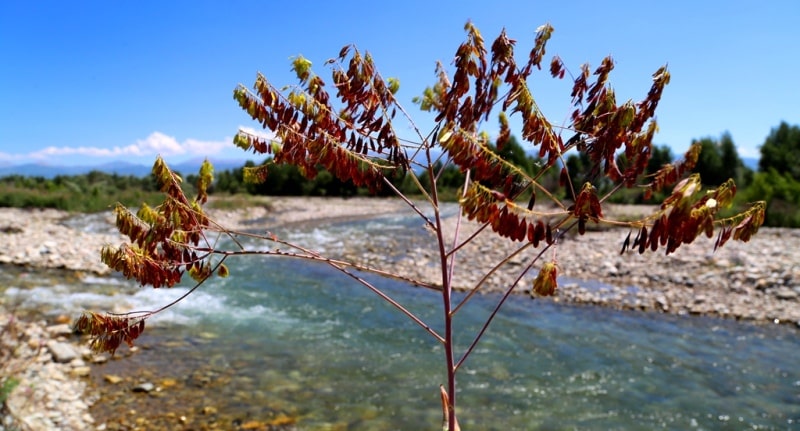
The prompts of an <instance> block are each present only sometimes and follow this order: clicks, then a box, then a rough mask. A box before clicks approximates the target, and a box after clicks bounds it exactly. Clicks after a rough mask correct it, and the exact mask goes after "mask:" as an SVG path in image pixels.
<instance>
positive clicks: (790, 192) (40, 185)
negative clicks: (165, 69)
mask: <svg viewBox="0 0 800 431" xmlns="http://www.w3.org/2000/svg"><path fill="white" fill-rule="evenodd" d="M694 143H698V144H699V145H700V146H701V148H702V151H701V152H700V156H699V159H698V162H697V165H696V166H695V168H694V172H696V173H698V174H700V177H701V178H702V181H703V185H704V186H706V187H716V186H719V185H720V184H722V183H723V182H725V181H726V180H728V179H729V178H733V179H734V180H735V181H736V184H737V186H738V187H739V192H738V193H737V198H736V202H737V203H740V204H745V203H747V202H751V201H756V200H766V201H767V202H768V207H767V213H766V222H765V225H767V226H786V227H800V211H799V210H798V208H800V126H799V125H789V124H788V123H786V122H781V124H780V125H779V126H777V127H775V128H773V129H772V130H771V132H770V134H769V135H768V137H767V138H766V140H765V142H764V144H763V145H762V146H761V149H760V150H761V157H760V159H759V163H758V168H757V170H753V169H751V168H749V167H747V166H746V165H745V164H744V162H743V161H742V158H741V157H740V156H739V154H738V152H737V150H736V145H735V143H734V141H733V138H732V137H731V135H730V134H729V133H727V132H726V133H724V134H722V135H721V136H720V137H719V138H713V137H704V138H701V139H698V140H695V141H694ZM495 151H497V152H498V153H499V154H500V155H501V156H503V157H504V158H505V159H506V160H509V161H511V162H512V163H514V164H515V165H517V166H518V167H520V168H521V169H522V170H524V171H525V172H526V173H528V174H530V175H535V174H536V173H537V172H538V169H539V167H540V166H543V163H542V160H540V159H539V158H537V157H535V156H532V155H530V154H529V153H527V152H526V151H525V149H524V148H523V147H522V146H521V145H520V144H519V142H518V141H517V139H516V138H515V137H514V136H512V137H511V138H510V139H509V140H508V142H506V143H505V144H504V145H503V146H502V148H500V149H499V150H498V149H497V148H495ZM675 158H676V156H675V155H674V154H673V153H672V150H671V149H670V147H669V146H667V145H658V146H654V147H653V150H652V156H651V158H650V161H649V163H648V166H647V170H646V173H645V175H649V174H652V173H654V172H656V171H657V170H658V169H659V168H661V166H663V165H664V164H667V163H672V162H674V161H675ZM565 163H566V165H567V167H568V169H567V171H568V172H569V173H570V176H571V178H570V181H571V182H572V184H573V185H578V186H579V185H581V184H583V183H585V182H587V181H588V182H592V183H593V185H594V186H595V187H597V188H598V189H599V190H600V191H603V190H604V188H605V187H608V185H606V184H603V183H602V180H595V179H593V178H592V167H591V161H590V160H588V159H587V158H586V155H585V153H582V156H579V155H576V154H568V155H567V157H566V159H565ZM618 163H625V161H624V160H623V158H622V157H621V156H620V157H619V158H618ZM260 165H265V167H266V169H267V171H268V175H267V177H266V180H265V181H263V182H260V183H253V182H249V181H247V180H246V178H245V177H246V171H247V169H249V168H255V167H257V166H259V165H257V164H256V163H255V162H253V161H248V162H246V163H245V164H244V165H243V166H242V167H240V168H236V169H229V170H223V171H219V172H216V173H215V175H214V177H215V180H214V183H213V184H212V186H211V187H210V188H209V193H210V194H212V195H213V194H216V195H218V196H220V195H236V194H250V195H264V196H339V197H349V196H356V195H367V194H369V193H368V191H367V190H366V189H364V188H359V187H356V186H355V185H353V183H352V182H345V181H341V180H339V179H337V178H336V177H335V176H333V175H332V174H331V173H330V172H328V171H326V170H324V169H321V170H320V171H319V173H318V174H317V176H316V177H315V178H314V179H307V178H305V177H304V176H303V175H302V174H301V173H300V171H299V169H298V168H297V167H296V166H293V165H277V164H274V163H272V161H271V159H266V160H264V161H262V162H261V163H260ZM436 171H437V172H438V174H437V178H436V180H437V181H438V182H439V185H440V187H441V188H442V189H443V190H444V191H445V198H446V199H450V200H455V199H457V196H458V192H459V187H461V186H462V185H463V181H464V173H462V172H461V171H460V170H459V169H458V168H457V167H455V166H454V165H448V166H444V165H442V164H441V163H440V164H438V165H437V169H436ZM411 175H415V176H416V181H419V182H421V183H422V184H426V183H428V182H429V181H430V178H428V174H427V172H412V171H409V172H406V173H405V174H403V175H397V176H395V177H394V178H393V179H392V182H393V185H394V186H395V187H397V188H398V189H399V190H400V191H401V192H403V193H404V194H413V193H414V190H415V189H416V187H415V186H414V182H415V180H414V179H413V178H411V177H410V176H411ZM196 180H197V176H196V175H195V174H189V175H187V176H186V181H185V182H184V187H185V188H186V189H187V192H191V191H192V190H191V189H192V188H193V187H194V184H195V183H196ZM540 181H541V182H542V183H543V185H544V186H545V187H547V188H548V189H555V187H552V186H553V185H556V184H558V182H559V181H561V179H560V178H558V173H557V172H555V171H552V170H551V171H549V172H548V173H547V174H546V175H545V176H544V177H542V178H540ZM559 190H561V193H564V194H566V193H568V192H567V191H566V188H564V187H561V188H559ZM109 197H113V198H114V199H117V200H119V201H120V202H121V203H123V204H124V205H131V206H135V205H138V204H140V203H141V202H147V203H151V202H156V201H157V200H158V199H159V194H158V190H157V189H156V187H155V183H154V181H153V179H152V178H150V177H136V176H133V175H117V174H109V173H104V172H100V171H92V172H89V173H87V174H83V175H61V176H56V177H54V178H50V179H48V178H44V177H29V176H21V175H9V176H5V177H2V178H0V207H33V208H44V207H48V208H58V209H63V210H67V211H84V212H94V211H103V210H106V209H108V198H109ZM563 197H568V196H563ZM523 198H526V197H523ZM658 198H659V196H654V199H658ZM612 201H613V202H615V203H623V204H647V203H648V202H650V201H651V200H645V199H644V196H643V194H642V193H638V192H637V191H636V190H623V191H621V192H620V193H617V194H615V195H614V196H613V198H612ZM653 201H654V200H653Z"/></svg>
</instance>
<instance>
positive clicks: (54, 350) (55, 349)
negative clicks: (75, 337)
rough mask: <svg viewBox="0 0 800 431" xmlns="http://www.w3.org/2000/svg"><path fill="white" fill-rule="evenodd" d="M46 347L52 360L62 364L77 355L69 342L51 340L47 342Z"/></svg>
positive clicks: (70, 360)
mask: <svg viewBox="0 0 800 431" xmlns="http://www.w3.org/2000/svg"><path fill="white" fill-rule="evenodd" d="M47 348H48V349H50V353H51V354H52V355H53V360H54V361H56V362H59V363H62V364H63V363H67V362H72V360H73V359H75V358H77V357H78V352H77V351H76V350H75V347H73V346H72V344H69V343H64V342H60V341H53V340H51V341H48V342H47Z"/></svg>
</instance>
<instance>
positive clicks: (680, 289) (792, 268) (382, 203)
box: [0, 198, 800, 324]
mask: <svg viewBox="0 0 800 431" xmlns="http://www.w3.org/2000/svg"><path fill="white" fill-rule="evenodd" d="M401 210H407V208H406V207H405V204H404V203H402V202H399V201H397V200H375V199H370V200H365V199H364V198H354V199H316V200H311V201H308V200H305V199H300V198H273V199H271V200H270V201H269V204H268V205H262V206H253V207H249V208H241V209H235V210H211V211H209V213H210V215H211V217H212V218H213V219H214V220H216V221H218V222H219V223H220V224H221V225H223V226H227V227H231V228H233V229H255V230H260V231H262V232H265V230H264V228H265V227H267V228H273V229H274V228H276V227H278V226H287V225H288V226H291V225H298V224H305V223H317V222H321V221H328V222H330V221H335V220H339V219H354V218H367V217H373V216H378V215H381V214H393V213H396V212H398V211H401ZM617 210H618V211H626V212H630V211H642V210H641V209H633V210H631V209H622V210H620V209H617ZM94 223H96V224H98V225H100V226H104V227H102V228H98V227H97V226H95V227H93V228H92V229H91V230H89V229H84V227H83V226H75V223H70V222H69V215H68V214H66V213H63V212H60V211H56V210H32V211H28V210H20V209H2V210H0V239H2V244H3V246H4V247H2V248H0V264H13V265H23V266H30V267H34V268H58V269H67V270H71V271H79V272H85V273H96V274H107V273H109V269H108V268H107V267H106V266H105V265H103V264H102V263H101V262H100V261H99V257H98V254H99V250H100V248H101V247H102V246H103V245H104V244H119V243H121V242H123V241H124V238H123V237H121V236H120V235H118V234H116V233H115V232H114V230H113V226H112V223H113V219H112V216H111V214H110V213H109V214H107V215H100V216H98V219H96V220H95V221H94ZM455 223H456V218H455V217H454V216H451V217H449V218H448V219H447V220H446V226H447V230H448V231H449V232H451V233H452V231H453V230H454V229H455ZM476 227H477V226H476V225H475V224H473V223H467V222H466V221H464V220H462V225H461V232H462V233H461V237H462V238H466V237H467V236H468V235H470V234H471V233H472V232H474V231H475V229H476ZM423 232H424V231H423V228H422V223H420V227H419V231H418V232H416V233H413V232H412V233H410V234H408V235H406V238H398V237H397V236H396V235H395V234H393V233H387V234H386V235H385V236H381V235H379V236H370V237H363V238H356V237H354V238H350V239H349V240H348V241H342V247H341V249H339V250H326V251H327V252H329V253H331V254H334V255H336V257H345V258H349V259H353V260H357V261H361V262H367V263H369V264H372V265H374V266H382V267H386V266H387V262H388V265H391V266H393V267H394V269H395V271H396V272H399V273H402V274H405V275H407V276H408V277H411V278H421V279H423V280H426V281H430V282H435V281H436V280H437V279H438V270H437V268H436V265H435V263H436V259H437V255H436V252H435V250H434V249H433V248H432V247H431V245H432V242H431V240H432V237H431V236H430V235H426V234H424V233H423ZM627 234H628V231H627V230H623V229H611V230H596V231H589V232H587V234H586V235H583V236H577V235H573V234H570V235H566V236H565V237H564V238H563V239H562V240H561V241H560V242H559V244H558V246H557V247H554V248H552V249H551V250H548V252H547V254H546V255H545V256H544V259H542V260H541V262H544V261H547V260H555V261H556V262H557V263H558V267H559V275H561V276H563V277H564V278H563V279H562V280H561V286H560V287H559V289H558V294H557V297H556V298H555V300H557V301H563V302H574V303H586V304H593V305H603V306H609V307H614V308H629V309H642V310H652V311H658V312H666V313H676V314H703V315H716V316H721V317H728V318H735V319H745V320H753V321H759V322H780V323H791V324H797V323H798V322H800V307H799V306H798V305H800V230H793V229H771V228H762V229H761V230H760V231H759V233H758V234H757V235H756V236H755V237H754V238H753V239H752V240H751V241H750V242H749V243H741V242H737V241H729V242H728V243H727V244H726V245H725V246H724V247H722V248H720V249H718V250H716V251H714V239H713V238H712V239H708V238H705V237H702V238H698V239H697V240H696V241H695V242H694V243H692V244H689V245H684V246H682V247H681V248H680V249H678V250H677V251H676V252H675V253H673V254H671V255H666V256H665V255H664V252H663V251H661V250H660V251H656V252H650V251H647V252H645V253H644V254H641V255H640V254H638V253H636V252H627V253H625V254H624V255H620V253H619V250H620V248H621V244H622V241H623V240H624V239H625V236H626V235H627ZM519 246H520V243H513V242H510V241H508V240H506V239H503V238H499V237H497V236H495V235H494V234H492V233H491V232H488V231H485V232H482V233H481V234H479V235H478V236H477V237H476V238H475V239H474V241H472V242H471V243H470V244H469V245H468V246H466V247H464V248H462V249H461V250H460V251H459V258H460V259H461V262H463V265H462V267H461V268H462V271H461V272H459V273H457V277H456V280H455V283H456V287H457V288H459V289H469V288H471V286H473V285H474V284H475V282H476V281H477V280H478V279H479V277H480V276H481V275H482V274H483V273H485V272H486V271H488V270H489V269H491V268H492V266H493V265H494V264H495V263H496V262H497V261H498V259H499V258H501V257H502V256H506V255H508V254H510V253H511V252H513V251H514V250H516V249H517V248H518V247H519ZM540 247H541V246H540ZM539 251H540V249H533V248H529V249H527V250H525V251H523V252H522V253H520V254H518V255H517V256H515V257H514V258H512V259H511V260H510V262H509V264H508V265H506V267H504V268H503V270H501V271H498V273H497V274H496V275H495V276H493V278H492V279H490V280H489V282H488V283H486V285H485V287H484V288H482V290H481V291H482V292H493V291H503V290H505V286H508V285H509V283H511V282H512V280H513V279H514V277H515V276H516V274H517V272H518V271H519V270H520V269H521V268H522V267H523V266H524V265H527V263H528V262H529V261H530V259H532V258H533V257H534V256H536V254H537V253H538V252H539ZM537 265H538V263H537ZM464 268H466V269H464ZM535 272H536V271H533V273H531V274H529V276H528V279H525V280H523V282H522V283H520V285H519V286H518V287H517V290H518V291H519V292H521V293H524V292H525V291H526V290H527V289H530V287H531V282H532V279H533V277H535Z"/></svg>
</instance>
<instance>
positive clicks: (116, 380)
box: [103, 374, 122, 385]
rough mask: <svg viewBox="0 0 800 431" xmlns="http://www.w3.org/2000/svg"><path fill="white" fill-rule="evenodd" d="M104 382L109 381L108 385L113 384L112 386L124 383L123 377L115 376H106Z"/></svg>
mask: <svg viewBox="0 0 800 431" xmlns="http://www.w3.org/2000/svg"><path fill="white" fill-rule="evenodd" d="M103 380H105V381H107V382H108V383H111V384H112V385H116V384H117V383H119V382H121V381H122V377H120V376H115V375H113V374H106V375H105V376H103Z"/></svg>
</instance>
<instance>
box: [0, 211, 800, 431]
mask: <svg viewBox="0 0 800 431" xmlns="http://www.w3.org/2000/svg"><path fill="white" fill-rule="evenodd" d="M393 222H396V220H394V221H393ZM372 223H373V224H370V225H369V226H371V228H370V229H376V230H382V231H384V232H385V230H386V229H388V224H385V225H383V224H382V222H381V221H380V220H378V221H375V222H372ZM393 224H394V223H393ZM354 227H355V226H354V225H353V224H352V223H339V224H335V225H330V226H322V227H317V228H315V229H313V230H301V229H297V230H295V231H289V232H285V234H287V235H306V236H307V237H306V238H305V239H306V240H312V241H313V242H315V243H316V244H317V246H319V248H326V247H335V246H336V244H338V243H340V242H342V241H345V240H347V239H351V238H353V236H354V235H369V229H365V228H364V224H363V222H361V223H360V224H359V227H358V228H357V229H355V228H354ZM356 232H360V233H356ZM365 232H366V233H365ZM230 266H231V273H232V275H231V276H230V277H229V278H226V279H217V280H214V281H213V282H212V283H209V284H207V285H204V286H202V287H201V288H200V290H198V291H197V292H195V293H194V294H193V295H192V296H190V297H189V299H188V300H186V301H184V302H182V303H180V304H179V305H177V306H175V307H172V308H171V309H169V310H167V311H166V312H164V313H162V314H160V315H158V316H157V317H155V318H153V319H151V320H150V321H148V324H149V328H148V330H147V331H146V332H145V335H143V336H142V337H141V339H140V340H139V342H138V344H139V345H140V346H141V347H142V349H140V350H139V351H138V352H136V353H134V354H128V353H127V348H125V347H122V348H121V349H120V352H119V353H118V354H117V356H119V359H117V360H112V361H110V362H108V363H107V364H104V365H98V366H96V367H95V370H96V373H95V379H94V380H95V381H96V383H97V385H98V387H99V389H98V390H105V391H107V392H108V391H110V390H109V389H108V388H107V387H108V386H110V385H109V384H108V383H105V382H104V381H103V378H102V376H104V375H108V374H114V375H122V376H125V375H130V376H132V377H130V379H132V380H130V381H131V382H133V383H131V385H133V384H135V383H136V382H137V381H143V380H147V381H152V382H154V383H156V384H157V385H160V387H161V391H160V392H158V393H157V394H151V396H140V394H134V393H132V392H131V391H130V387H129V386H130V385H129V386H119V385H118V389H119V390H120V391H122V392H120V393H121V394H123V395H120V396H118V397H116V398H115V397H113V396H111V395H108V396H107V397H105V398H103V399H101V401H102V402H100V403H98V406H96V407H95V408H94V414H95V415H96V416H99V417H100V418H101V419H102V418H103V417H104V415H105V417H112V416H113V415H114V414H117V415H119V414H121V413H119V411H120V410H122V409H125V411H126V412H127V411H129V410H132V409H136V410H135V411H134V412H133V413H131V414H132V415H136V414H138V415H142V414H144V412H147V414H149V415H151V416H153V417H156V416H158V415H161V417H162V418H167V419H168V420H174V421H176V422H175V423H178V424H179V423H186V422H187V421H188V423H192V424H197V423H198V422H197V420H199V419H197V417H201V418H202V419H203V420H206V421H207V422H209V423H214V424H215V426H218V427H219V429H227V428H226V427H230V428H233V427H235V426H236V425H239V426H242V424H245V423H247V421H262V422H261V423H268V422H269V420H270V419H274V418H276V417H290V418H291V420H290V421H289V422H293V423H294V426H295V427H296V429H302V430H334V429H348V430H395V429H400V430H419V429H438V427H439V424H440V421H441V409H440V403H439V395H438V393H439V385H440V384H442V383H445V376H444V373H443V370H442V368H443V350H442V348H441V346H439V345H438V344H437V343H436V342H435V341H434V340H433V339H432V338H431V337H430V336H429V335H428V334H427V333H426V332H425V331H423V330H422V329H421V328H419V327H418V326H416V325H415V324H413V323H411V322H410V321H409V320H408V319H406V318H405V317H404V316H403V315H401V314H400V313H399V312H398V311H396V310H395V309H393V308H392V307H390V306H389V305H387V304H386V303H384V302H382V301H380V300H378V299H377V297H376V296H375V295H374V294H373V293H371V292H369V291H367V290H366V289H365V288H363V287H361V286H359V285H357V284H355V283H353V282H352V280H350V279H349V278H348V277H346V276H344V275H342V274H340V273H338V272H335V271H333V270H331V269H330V268H328V267H326V266H324V265H319V264H311V263H305V262H301V261H296V260H290V259H275V258H258V257H252V258H245V259H238V260H234V261H232V262H231V265H230ZM370 280H371V281H373V282H374V283H375V284H376V285H378V286H380V287H381V288H382V289H384V290H385V291H386V292H388V293H389V294H390V295H392V296H393V297H395V298H396V299H397V300H398V301H399V302H401V303H403V304H405V305H407V307H408V308H409V309H411V310H412V311H413V312H415V313H417V314H418V315H419V316H420V317H422V318H423V319H425V320H426V321H428V322H430V323H431V325H432V326H433V327H434V328H440V327H441V324H440V319H438V315H439V311H440V307H441V304H440V297H439V295H438V293H436V292H431V291H427V290H423V289H418V288H413V287H410V286H406V285H403V284H401V283H397V282H393V281H387V280H383V279H379V278H370ZM0 285H2V286H3V289H5V292H4V295H6V296H7V298H12V300H13V302H15V303H18V304H20V306H21V307H22V308H28V309H32V308H35V309H37V310H39V311H40V312H42V313H44V314H46V315H54V314H63V313H70V314H77V313H79V312H80V311H81V310H83V309H93V310H107V309H113V308H114V307H121V309H124V310H130V309H153V308H156V307H158V306H160V305H163V304H165V303H167V302H169V301H170V299H171V298H175V297H177V296H179V295H181V294H182V293H184V292H186V290H187V287H185V286H184V287H176V288H173V289H161V290H153V289H149V288H138V287H135V286H133V285H131V284H130V283H127V282H125V281H123V280H120V279H119V278H116V277H108V278H103V277H89V278H83V279H72V280H70V279H64V278H63V277H62V278H59V279H56V280H54V279H53V278H52V276H48V275H47V274H44V275H37V274H28V275H27V276H23V274H20V273H19V272H14V271H10V270H9V269H8V268H6V269H3V272H2V274H1V275H0ZM497 299H498V297H497V296H496V295H484V296H480V297H477V298H475V299H474V300H473V301H472V302H471V303H470V304H471V306H470V307H467V308H465V309H464V310H463V311H461V312H460V314H459V315H458V316H457V319H456V325H457V331H458V333H459V334H474V332H475V330H476V329H477V328H479V325H480V323H481V322H482V321H483V319H484V318H485V317H486V315H487V313H489V312H490V310H491V309H492V307H493V305H494V303H495V301H496V300H497ZM469 341H470V336H469V335H462V336H461V337H459V338H457V342H458V344H459V347H460V348H461V349H463V348H464V347H465V346H466V345H467V344H468V343H469ZM798 352H800V331H797V330H796V329H794V328H791V327H786V326H755V325H751V324H746V323H738V322H733V321H727V320H719V319H712V318H702V317H685V316H684V317H678V316H668V315H660V314H654V313H643V312H623V311H615V310H609V309H601V308H593V307H571V306H564V305H559V304H554V303H552V302H549V301H533V300H530V299H529V298H527V297H519V298H512V299H511V300H510V301H509V302H508V303H507V305H506V306H505V307H504V309H503V310H502V312H501V314H500V316H499V317H498V318H497V319H496V321H495V322H494V323H493V325H492V326H491V327H490V330H489V332H488V333H487V335H486V336H485V338H484V339H483V340H482V342H481V343H480V344H479V345H478V348H477V349H476V350H475V351H474V353H473V355H472V356H471V357H470V358H469V360H468V361H467V362H466V365H465V366H464V367H463V368H462V369H461V371H460V374H459V377H458V384H459V388H460V393H459V398H458V405H459V408H460V410H459V420H460V422H461V426H462V428H463V429H465V430H468V429H473V430H562V429H598V430H653V429H673V430H690V429H691V430H744V429H754V430H796V429H800V363H799V362H798V358H800V356H799V353H798ZM104 385H105V386H104ZM103 388H105V389H103ZM120 388H124V391H123V390H122V389H120ZM108 393H109V394H110V393H111V392H108ZM208 406H212V407H213V410H207V408H208ZM170 412H172V413H174V412H178V413H177V415H170V414H171V413H170ZM204 414H205V416H204ZM187 416H189V417H188V418H187ZM167 419H165V420H167ZM181 421H183V422H181ZM193 421H194V422H193ZM215 421H216V422H215ZM275 423H277V422H275ZM197 428H198V429H199V428H202V427H200V426H198V427H197Z"/></svg>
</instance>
